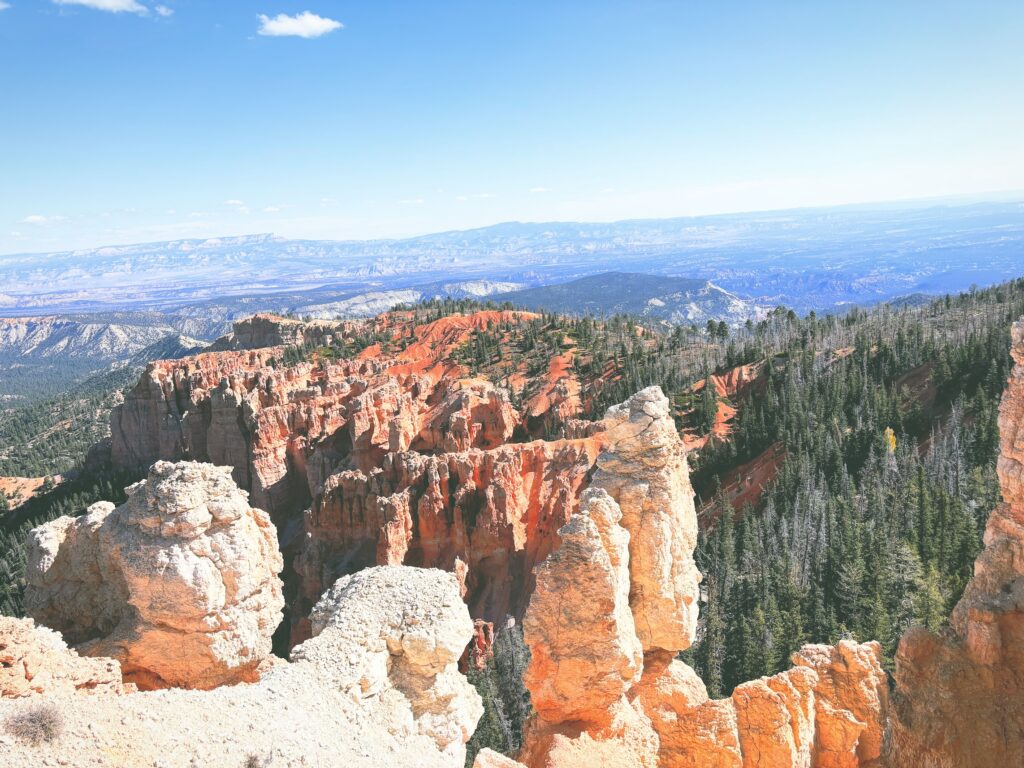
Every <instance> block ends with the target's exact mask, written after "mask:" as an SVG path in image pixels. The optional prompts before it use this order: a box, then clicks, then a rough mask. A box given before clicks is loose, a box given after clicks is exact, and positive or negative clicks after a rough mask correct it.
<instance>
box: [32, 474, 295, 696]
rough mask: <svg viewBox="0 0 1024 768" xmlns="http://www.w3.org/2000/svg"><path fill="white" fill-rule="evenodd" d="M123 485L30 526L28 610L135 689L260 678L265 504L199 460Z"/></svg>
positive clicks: (266, 589) (269, 614)
mask: <svg viewBox="0 0 1024 768" xmlns="http://www.w3.org/2000/svg"><path fill="white" fill-rule="evenodd" d="M127 493H128V500H127V501H126V502H125V503H124V504H122V505H121V506H119V507H114V505H113V504H110V503H108V502H100V503H98V504H94V505H92V506H91V507H90V508H89V509H88V511H87V512H86V513H85V514H84V515H82V516H81V517H77V518H71V517H62V518H59V519H57V520H55V521H53V522H51V523H46V524H44V525H42V526H40V527H39V528H36V529H34V530H33V531H32V532H31V534H30V536H29V543H28V565H27V568H26V580H27V587H26V592H25V606H26V610H27V611H28V613H29V614H30V615H32V616H33V617H34V618H35V619H36V620H37V621H38V622H39V623H41V624H44V625H46V626H48V627H51V628H53V629H56V630H58V631H60V632H61V633H62V634H63V635H64V637H65V638H66V639H67V640H68V641H70V642H72V643H74V644H75V647H76V650H77V651H78V652H79V653H80V654H83V655H87V656H100V657H110V658H113V659H116V660H117V661H119V662H120V665H121V669H122V671H123V674H124V677H125V679H126V680H129V681H131V682H133V683H136V684H137V685H138V686H139V687H140V688H144V689H150V688H165V687H183V688H213V687H216V686H218V685H223V684H224V683H234V682H251V681H253V680H255V679H257V678H258V677H259V673H260V668H261V666H262V665H264V664H265V663H266V662H268V660H269V659H270V645H271V636H272V634H273V632H274V630H275V629H276V627H277V625H278V624H279V623H280V620H281V609H282V607H283V604H284V601H283V598H282V593H281V582H280V579H279V578H278V575H277V574H278V572H279V571H280V570H281V555H280V553H279V551H278V549H277V535H276V532H275V530H274V526H273V524H272V523H271V522H270V520H269V518H268V517H267V515H266V513H264V512H262V511H261V510H258V509H254V508H252V507H250V506H249V503H248V501H247V500H246V497H245V494H244V493H243V492H241V491H240V490H239V489H238V487H237V486H236V485H235V483H234V481H233V480H232V479H231V472H230V470H229V469H228V468H223V467H214V466H211V465H208V464H194V463H188V462H182V463H179V464H171V463H169V462H157V463H156V464H155V465H154V466H153V467H152V469H151V470H150V473H149V477H148V479H147V480H144V481H142V482H140V483H136V484H135V485H133V486H131V487H130V488H128V489H127Z"/></svg>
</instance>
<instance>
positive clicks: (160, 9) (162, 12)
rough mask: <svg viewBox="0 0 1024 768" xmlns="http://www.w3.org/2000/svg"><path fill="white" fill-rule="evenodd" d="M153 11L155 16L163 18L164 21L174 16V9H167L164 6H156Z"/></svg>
mask: <svg viewBox="0 0 1024 768" xmlns="http://www.w3.org/2000/svg"><path fill="white" fill-rule="evenodd" d="M153 10H154V11H156V15H157V16H163V17H164V18H165V19H166V18H167V17H168V16H173V15H174V9H173V8H168V7H167V6H166V5H158V6H157V7H156V8H154V9H153Z"/></svg>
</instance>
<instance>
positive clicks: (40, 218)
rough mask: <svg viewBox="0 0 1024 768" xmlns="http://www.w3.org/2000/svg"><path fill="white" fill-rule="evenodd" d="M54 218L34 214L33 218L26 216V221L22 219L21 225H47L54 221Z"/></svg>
mask: <svg viewBox="0 0 1024 768" xmlns="http://www.w3.org/2000/svg"><path fill="white" fill-rule="evenodd" d="M53 218H54V217H50V216H40V215H39V214H38V213H34V214H32V215H31V216H26V217H25V218H24V219H22V220H21V223H22V224H46V223H47V222H49V221H52V220H53ZM56 218H60V217H56Z"/></svg>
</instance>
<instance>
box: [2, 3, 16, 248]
mask: <svg viewBox="0 0 1024 768" xmlns="http://www.w3.org/2000/svg"><path fill="white" fill-rule="evenodd" d="M10 7H11V4H10V3H5V2H4V1H3V0H0V11H6V10H7V9H8V8H10ZM11 234H14V233H13V232H12V233H11Z"/></svg>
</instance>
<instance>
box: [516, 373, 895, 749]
mask: <svg viewBox="0 0 1024 768" xmlns="http://www.w3.org/2000/svg"><path fill="white" fill-rule="evenodd" d="M605 425H606V431H605V433H604V438H605V443H604V445H605V448H604V450H603V452H602V453H601V454H600V455H599V457H598V459H597V471H596V472H595V473H594V477H593V482H592V485H591V488H590V489H588V490H587V491H585V492H584V495H583V503H582V504H581V506H580V509H579V510H578V511H577V512H576V513H575V514H574V515H573V516H572V518H571V519H570V520H569V522H568V523H567V524H566V525H565V526H564V527H562V528H561V529H560V531H559V536H560V537H561V540H562V544H561V547H560V548H559V549H557V550H556V551H555V552H554V553H553V554H552V555H551V556H550V557H549V558H548V559H547V560H546V561H545V562H544V563H543V564H542V565H541V566H540V567H539V568H538V569H537V589H536V591H535V592H534V593H533V596H532V598H531V599H530V604H529V607H528V608H527V611H526V617H525V620H524V630H525V635H526V640H527V643H528V644H529V646H530V649H531V652H532V657H531V661H530V666H529V668H528V670H527V675H526V683H527V686H528V687H529V689H530V691H531V694H532V695H533V697H534V702H535V704H534V705H535V707H536V709H537V717H536V719H535V721H534V722H533V723H531V724H530V726H529V727H528V729H527V735H526V744H525V746H524V748H523V751H522V754H521V756H520V759H521V760H523V761H524V762H525V763H526V765H528V766H530V768H560V767H561V766H579V765H611V766H637V767H640V766H643V767H645V768H653V767H654V766H662V767H663V768H676V767H679V768H682V767H683V766H719V767H722V766H735V767H736V768H763V766H767V765H770V766H793V767H794V768H798V767H799V768H810V767H811V766H820V767H821V768H839V767H840V766H842V767H844V768H845V767H847V766H849V767H851V768H852V767H853V766H860V765H870V764H873V763H875V761H877V760H878V759H879V758H880V756H881V750H882V732H883V730H884V723H885V717H886V713H887V706H888V689H887V683H886V678H885V672H884V671H883V670H882V666H881V651H880V648H879V647H878V645H877V643H866V644H863V645H858V644H856V643H851V642H843V643H840V644H839V645H838V646H836V647H830V646H816V645H810V646H805V647H804V648H803V649H802V650H801V651H800V652H798V653H797V654H795V655H794V657H793V661H794V664H795V665H796V666H795V667H794V668H793V669H790V670H788V671H786V672H783V673H781V674H778V675H775V676H773V677H767V678H762V679H760V680H754V681H751V682H749V683H744V684H743V685H740V686H738V687H737V688H736V690H735V691H733V694H732V696H731V697H730V698H729V699H723V700H719V701H713V700H710V699H709V698H708V694H707V690H706V689H705V687H704V684H703V683H702V682H701V680H700V679H699V678H698V677H697V675H696V674H695V673H694V671H693V670H692V669H690V668H689V667H688V666H686V665H685V664H684V663H683V662H681V661H678V660H676V659H674V656H675V654H676V653H677V652H678V651H680V650H682V649H685V648H686V647H688V646H689V645H690V643H691V642H692V641H693V637H694V633H695V630H696V619H697V602H696V596H697V587H698V584H699V582H700V574H699V572H698V571H697V569H696V567H695V565H694V563H693V549H694V546H695V545H696V526H697V521H696V513H695V511H694V505H693V491H692V489H691V488H690V480H689V471H688V467H687V462H686V455H685V451H684V449H683V446H682V443H681V441H680V438H679V436H678V433H677V432H676V430H675V427H674V425H673V423H672V418H671V415H670V413H669V410H668V401H667V399H666V398H665V396H664V395H663V394H662V393H661V391H660V390H659V389H657V388H651V389H646V390H643V391H642V392H639V393H637V394H636V395H634V396H633V397H632V398H630V399H629V400H628V401H627V402H625V403H623V404H622V405H620V406H616V407H614V408H612V409H610V410H609V413H608V415H607V416H606V418H605ZM627 580H628V583H626V582H627ZM638 646H639V647H640V648H642V649H643V652H644V653H643V657H642V661H641V658H640V656H639V655H638V653H637V648H638Z"/></svg>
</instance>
